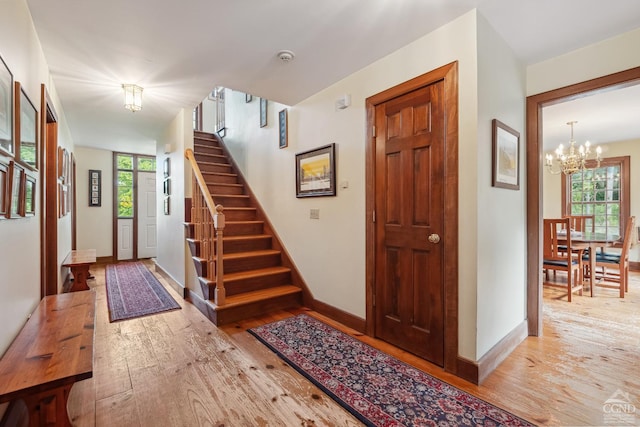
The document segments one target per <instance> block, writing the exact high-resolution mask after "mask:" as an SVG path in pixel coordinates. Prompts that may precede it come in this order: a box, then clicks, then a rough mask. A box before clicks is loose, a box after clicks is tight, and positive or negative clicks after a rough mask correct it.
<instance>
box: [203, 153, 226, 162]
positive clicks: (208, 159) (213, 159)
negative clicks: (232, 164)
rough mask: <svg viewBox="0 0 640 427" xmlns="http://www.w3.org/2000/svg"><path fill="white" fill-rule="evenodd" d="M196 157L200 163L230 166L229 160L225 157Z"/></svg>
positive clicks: (210, 155) (208, 155)
mask: <svg viewBox="0 0 640 427" xmlns="http://www.w3.org/2000/svg"><path fill="white" fill-rule="evenodd" d="M195 157H196V160H197V161H198V162H209V163H222V164H225V165H226V164H229V160H227V157H226V156H224V155H218V154H203V153H195Z"/></svg>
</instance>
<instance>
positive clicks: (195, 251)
mask: <svg viewBox="0 0 640 427" xmlns="http://www.w3.org/2000/svg"><path fill="white" fill-rule="evenodd" d="M187 244H188V245H189V251H190V252H191V256H195V257H199V256H200V242H199V241H198V240H187Z"/></svg>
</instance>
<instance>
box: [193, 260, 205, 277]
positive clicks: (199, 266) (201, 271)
mask: <svg viewBox="0 0 640 427" xmlns="http://www.w3.org/2000/svg"><path fill="white" fill-rule="evenodd" d="M191 259H193V265H194V266H195V267H196V275H197V276H198V277H207V274H208V270H209V269H208V262H207V260H205V259H201V258H198V257H192V258H191Z"/></svg>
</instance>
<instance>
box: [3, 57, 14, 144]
mask: <svg viewBox="0 0 640 427" xmlns="http://www.w3.org/2000/svg"><path fill="white" fill-rule="evenodd" d="M13 94H14V90H13V74H11V71H9V67H7V64H6V63H5V62H4V60H3V59H2V57H0V153H6V154H8V155H9V156H13V155H14V145H13V144H14V141H13Z"/></svg>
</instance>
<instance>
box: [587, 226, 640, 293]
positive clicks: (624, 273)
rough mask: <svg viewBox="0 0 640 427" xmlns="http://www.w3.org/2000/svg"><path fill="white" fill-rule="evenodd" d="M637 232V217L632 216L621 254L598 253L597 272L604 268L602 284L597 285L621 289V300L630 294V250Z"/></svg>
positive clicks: (626, 229)
mask: <svg viewBox="0 0 640 427" xmlns="http://www.w3.org/2000/svg"><path fill="white" fill-rule="evenodd" d="M635 232H636V217H635V216H632V217H630V218H629V220H628V221H627V225H626V227H625V231H624V237H623V239H622V248H621V250H620V253H611V252H602V253H600V252H598V253H596V270H597V269H598V268H602V282H599V283H596V286H599V287H601V288H610V289H619V290H620V298H624V294H625V292H629V250H630V249H631V242H632V241H633V233H635ZM587 259H588V258H587ZM596 277H597V275H596Z"/></svg>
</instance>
